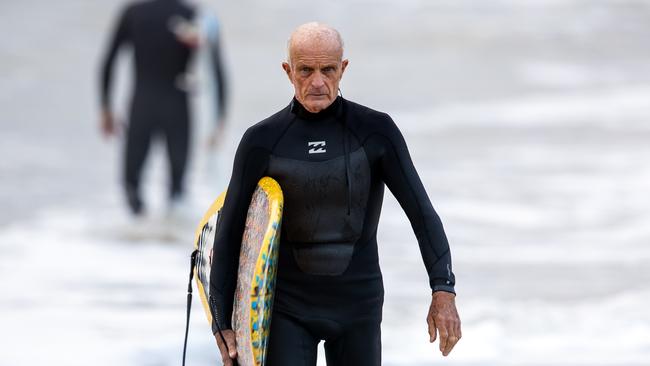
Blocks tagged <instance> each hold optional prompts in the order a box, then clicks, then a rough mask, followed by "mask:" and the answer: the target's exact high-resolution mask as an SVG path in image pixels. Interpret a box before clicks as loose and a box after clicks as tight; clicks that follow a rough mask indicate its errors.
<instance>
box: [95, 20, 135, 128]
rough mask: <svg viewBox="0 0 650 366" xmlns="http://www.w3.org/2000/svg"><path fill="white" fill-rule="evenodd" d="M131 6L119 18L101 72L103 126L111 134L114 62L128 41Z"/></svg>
mask: <svg viewBox="0 0 650 366" xmlns="http://www.w3.org/2000/svg"><path fill="white" fill-rule="evenodd" d="M129 14H130V8H127V9H125V10H124V11H123V12H122V14H121V15H120V17H119V18H118V21H117V24H116V25H115V28H114V30H113V33H112V37H111V39H110V41H109V44H108V48H107V50H106V53H105V55H104V58H103V62H102V66H101V73H100V77H101V80H100V83H99V84H100V90H99V93H100V103H101V109H102V112H101V113H102V115H101V124H102V125H101V128H102V132H103V133H104V134H105V135H111V134H113V132H114V129H115V126H114V118H113V114H112V111H111V90H110V89H111V81H112V79H113V63H114V61H115V57H116V55H117V52H118V51H119V49H120V47H121V46H122V44H124V43H125V42H127V41H128V39H129V32H128V23H129V17H130V16H129Z"/></svg>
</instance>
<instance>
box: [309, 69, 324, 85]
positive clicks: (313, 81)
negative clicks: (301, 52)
mask: <svg viewBox="0 0 650 366" xmlns="http://www.w3.org/2000/svg"><path fill="white" fill-rule="evenodd" d="M324 85H325V80H324V79H323V76H322V75H321V74H320V73H319V72H317V73H315V74H314V77H313V78H312V79H311V86H312V88H314V89H320V88H322V87H323V86H324Z"/></svg>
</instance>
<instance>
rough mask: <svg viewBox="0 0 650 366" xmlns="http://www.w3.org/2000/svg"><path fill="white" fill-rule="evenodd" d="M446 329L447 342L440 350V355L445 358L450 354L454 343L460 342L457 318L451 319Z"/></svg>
mask: <svg viewBox="0 0 650 366" xmlns="http://www.w3.org/2000/svg"><path fill="white" fill-rule="evenodd" d="M447 329H449V330H450V331H449V334H448V335H447V342H446V345H445V348H444V349H441V351H442V355H443V356H447V355H449V353H451V350H452V349H454V346H456V343H458V341H459V340H460V337H461V333H460V321H459V319H458V318H456V319H452V320H451V321H449V322H448V323H447Z"/></svg>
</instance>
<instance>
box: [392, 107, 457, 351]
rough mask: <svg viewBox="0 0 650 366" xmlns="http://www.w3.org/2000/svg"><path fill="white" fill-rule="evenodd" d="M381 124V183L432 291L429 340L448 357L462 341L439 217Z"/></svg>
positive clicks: (400, 146)
mask: <svg viewBox="0 0 650 366" xmlns="http://www.w3.org/2000/svg"><path fill="white" fill-rule="evenodd" d="M381 123H382V128H381V130H382V133H381V139H382V140H383V143H384V149H383V151H384V154H383V155H382V159H381V168H382V174H383V178H384V182H385V183H386V185H387V186H388V188H389V189H390V191H391V192H392V193H393V195H394V196H395V198H396V199H397V201H398V202H399V204H400V205H401V206H402V209H403V210H404V212H405V213H406V215H407V217H408V218H409V221H410V222H411V226H412V228H413V231H414V233H415V236H416V238H417V240H418V244H419V246H420V252H421V254H422V259H423V260H424V264H425V267H426V270H427V273H428V275H429V285H430V286H431V290H432V298H431V306H430V308H429V313H428V315H427V324H428V327H429V335H430V341H431V342H434V341H435V340H436V339H437V338H438V336H439V341H440V351H441V352H442V354H443V355H444V356H447V355H448V354H449V352H451V350H452V349H453V347H454V346H455V345H456V343H457V342H458V340H459V339H460V338H461V329H460V318H459V316H458V312H457V310H456V304H455V296H456V294H455V290H454V285H455V277H454V274H453V272H452V266H451V253H450V251H449V243H448V241H447V237H446V235H445V231H444V228H443V226H442V222H441V220H440V217H439V216H438V214H437V213H436V211H435V210H434V209H433V206H432V205H431V201H430V200H429V197H428V195H427V193H426V190H425V189H424V185H423V184H422V181H421V180H420V177H419V176H418V174H417V171H416V170H415V166H414V165H413V161H412V160H411V156H410V154H409V151H408V148H407V146H406V142H405V141H404V138H403V136H402V134H401V132H400V131H399V129H398V128H397V126H396V125H395V123H394V122H393V121H392V119H391V118H390V117H388V116H386V120H385V121H382V122H381Z"/></svg>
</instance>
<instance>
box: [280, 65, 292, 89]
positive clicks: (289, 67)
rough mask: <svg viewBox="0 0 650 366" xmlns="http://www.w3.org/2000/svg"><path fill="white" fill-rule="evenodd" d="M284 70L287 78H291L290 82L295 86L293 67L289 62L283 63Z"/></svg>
mask: <svg viewBox="0 0 650 366" xmlns="http://www.w3.org/2000/svg"><path fill="white" fill-rule="evenodd" d="M282 68H283V69H284V72H286V73H287V77H288V78H289V81H290V82H291V84H293V79H291V66H290V65H289V63H288V62H283V63H282Z"/></svg>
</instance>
